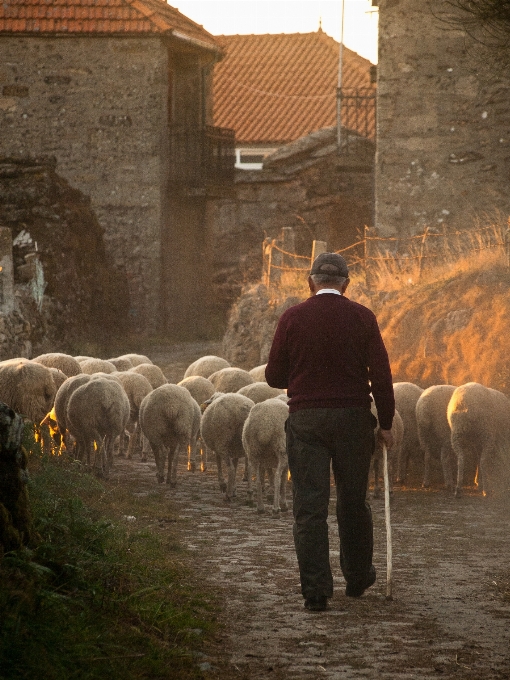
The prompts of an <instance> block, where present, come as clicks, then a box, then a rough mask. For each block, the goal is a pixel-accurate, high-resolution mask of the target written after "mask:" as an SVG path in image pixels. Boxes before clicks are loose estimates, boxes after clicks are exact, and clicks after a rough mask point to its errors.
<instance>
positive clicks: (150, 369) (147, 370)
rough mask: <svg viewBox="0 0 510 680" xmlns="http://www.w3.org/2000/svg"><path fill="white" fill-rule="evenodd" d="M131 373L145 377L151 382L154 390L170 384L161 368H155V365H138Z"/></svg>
mask: <svg viewBox="0 0 510 680" xmlns="http://www.w3.org/2000/svg"><path fill="white" fill-rule="evenodd" d="M131 371H132V372H133V373H138V374H139V375H143V376H144V377H145V378H147V380H148V381H149V382H150V384H151V385H152V387H153V389H156V387H161V385H166V384H167V383H168V380H167V379H166V376H165V374H164V373H163V371H162V370H161V369H160V368H159V366H155V365H154V364H152V363H151V364H147V363H145V364H138V365H137V366H134V367H133V368H132V369H131Z"/></svg>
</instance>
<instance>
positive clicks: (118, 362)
mask: <svg viewBox="0 0 510 680" xmlns="http://www.w3.org/2000/svg"><path fill="white" fill-rule="evenodd" d="M107 361H109V362H110V363H111V364H113V365H114V366H115V368H116V369H117V371H129V370H131V369H132V368H133V366H134V364H132V363H131V361H129V359H126V358H125V357H117V358H115V359H107Z"/></svg>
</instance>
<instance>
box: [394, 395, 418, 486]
mask: <svg viewBox="0 0 510 680" xmlns="http://www.w3.org/2000/svg"><path fill="white" fill-rule="evenodd" d="M422 392H423V389H422V388H421V387H419V386H418V385H415V384H414V383H410V382H397V383H394V384H393V393H394V395H395V408H396V410H397V411H398V412H399V414H400V417H401V418H402V421H403V423H404V441H403V442H402V446H401V447H400V451H399V454H398V457H397V458H395V457H394V460H396V466H397V469H396V481H397V483H398V484H405V481H406V477H407V468H408V465H409V462H410V461H411V459H412V458H413V457H414V458H415V459H416V458H419V456H420V442H419V439H418V427H417V425H416V402H417V401H418V399H419V398H420V395H421V394H422Z"/></svg>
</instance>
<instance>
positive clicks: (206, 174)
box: [170, 125, 236, 188]
mask: <svg viewBox="0 0 510 680" xmlns="http://www.w3.org/2000/svg"><path fill="white" fill-rule="evenodd" d="M235 160H236V156H235V132H234V130H230V129H228V128H220V127H214V126H212V125H206V126H205V127H203V128H199V129H196V128H188V127H185V126H172V127H171V128H170V180H171V181H172V182H174V183H176V184H181V185H183V186H186V187H196V188H201V187H204V186H205V185H207V184H228V183H230V182H233V181H234V173H235Z"/></svg>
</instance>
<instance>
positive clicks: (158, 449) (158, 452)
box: [152, 444, 166, 484]
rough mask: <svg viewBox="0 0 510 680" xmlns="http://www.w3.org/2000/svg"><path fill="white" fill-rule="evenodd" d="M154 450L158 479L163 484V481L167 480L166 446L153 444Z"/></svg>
mask: <svg viewBox="0 0 510 680" xmlns="http://www.w3.org/2000/svg"><path fill="white" fill-rule="evenodd" d="M152 450H153V452H154V459H155V461H156V479H157V480H158V484H163V482H164V481H165V462H166V455H165V454H166V451H165V447H164V446H161V445H156V444H153V445H152Z"/></svg>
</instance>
